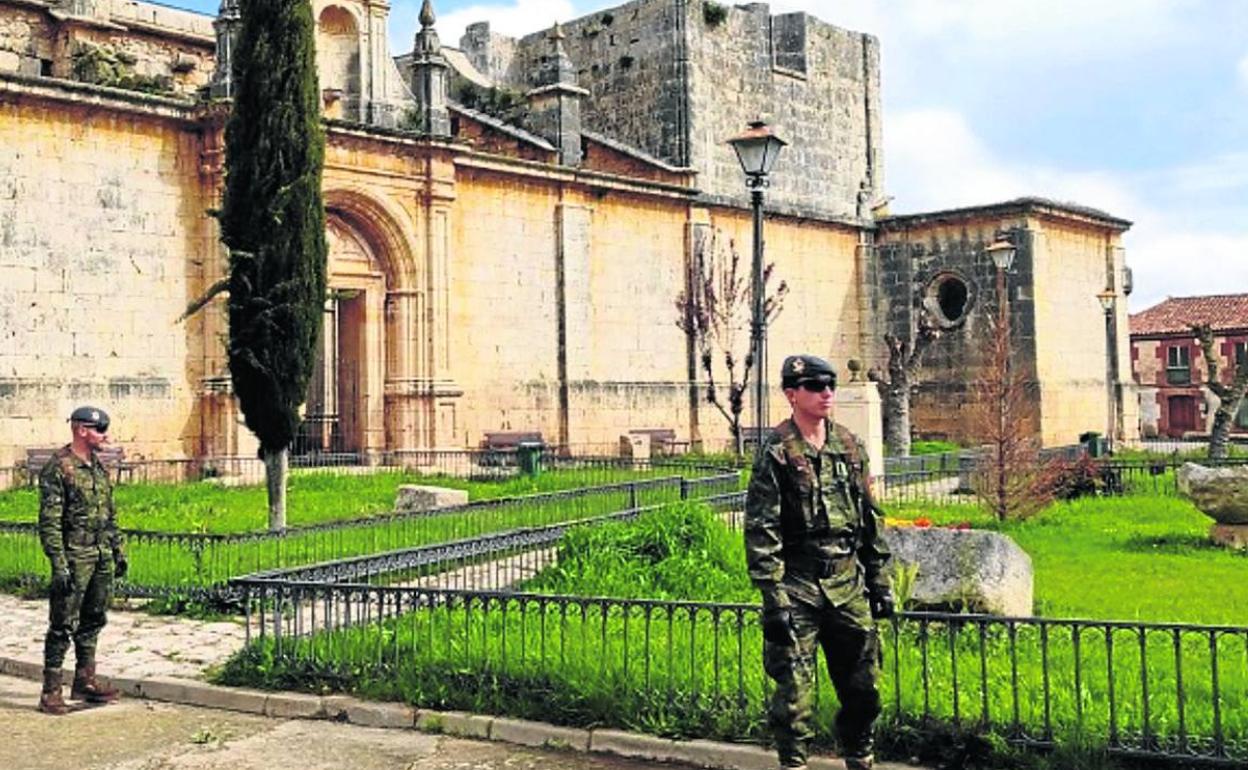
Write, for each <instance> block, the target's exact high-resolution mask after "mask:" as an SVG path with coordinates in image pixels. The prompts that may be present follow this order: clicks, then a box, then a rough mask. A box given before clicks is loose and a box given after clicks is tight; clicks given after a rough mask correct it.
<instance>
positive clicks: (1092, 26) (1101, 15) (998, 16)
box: [772, 0, 1207, 61]
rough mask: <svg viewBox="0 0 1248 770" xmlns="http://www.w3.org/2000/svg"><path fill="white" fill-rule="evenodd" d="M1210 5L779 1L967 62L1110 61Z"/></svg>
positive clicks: (1195, 1) (1176, 1) (1163, 0)
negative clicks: (951, 53) (954, 54)
mask: <svg viewBox="0 0 1248 770" xmlns="http://www.w3.org/2000/svg"><path fill="white" fill-rule="evenodd" d="M1204 2H1207V0H1094V2H1088V0H1045V2H1036V0H773V2H772V9H773V12H787V11H806V12H808V13H811V14H814V15H815V16H818V17H819V18H821V19H823V20H824V21H827V22H829V23H831V24H835V25H837V26H839V27H845V28H848V29H854V30H861V31H864V32H870V33H872V34H875V35H879V36H880V37H881V38H883V39H884V40H886V41H887V44H888V45H889V50H890V51H893V50H896V49H901V48H903V47H907V46H910V45H923V46H928V47H929V53H930V46H936V47H937V48H939V49H945V50H949V51H955V50H956V51H957V53H958V55H960V56H968V55H969V56H973V57H976V58H999V59H1003V60H1004V59H1017V58H1019V57H1020V56H1026V57H1033V56H1043V57H1045V58H1047V59H1050V60H1054V61H1056V60H1057V57H1061V58H1062V59H1063V60H1065V59H1069V58H1071V57H1073V58H1077V59H1081V60H1082V59H1088V58H1104V57H1108V56H1117V55H1121V54H1122V53H1123V52H1124V51H1127V50H1137V49H1140V48H1142V47H1144V48H1146V47H1151V46H1155V45H1158V44H1160V43H1163V42H1167V41H1172V40H1173V39H1174V37H1175V35H1176V30H1178V29H1181V28H1183V27H1184V26H1186V25H1187V23H1188V22H1189V21H1190V20H1191V19H1192V18H1199V12H1198V7H1199V6H1200V5H1202V4H1203V3H1204Z"/></svg>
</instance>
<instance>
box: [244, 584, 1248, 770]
mask: <svg viewBox="0 0 1248 770" xmlns="http://www.w3.org/2000/svg"><path fill="white" fill-rule="evenodd" d="M235 586H236V588H237V589H238V590H239V592H240V594H241V595H242V596H243V604H244V607H245V608H246V626H247V640H248V643H249V645H250V649H251V650H253V651H254V650H263V652H264V653H265V654H264V656H263V660H265V661H266V664H265V665H266V666H273V667H274V668H275V669H276V670H280V671H279V673H281V674H282V676H283V680H282V681H284V682H287V683H290V682H298V681H300V679H301V678H305V681H308V682H312V681H316V682H324V681H326V680H327V679H328V680H335V678H337V680H338V681H339V683H341V684H342V685H344V686H346V685H349V684H351V682H352V680H353V679H354V678H359V677H366V678H369V679H370V681H371V682H372V684H373V685H374V686H376V685H377V683H379V682H391V683H394V682H407V683H419V685H414V684H413V685H412V686H418V687H419V692H416V693H411V692H399V691H396V692H394V693H393V694H394V695H395V696H396V697H398V696H400V695H402V696H404V697H412V696H413V694H415V696H416V699H417V701H418V702H422V705H426V706H428V707H433V708H448V707H450V708H474V709H483V710H487V711H491V712H492V713H501V714H509V715H513V716H520V717H526V716H543V717H544V718H547V719H550V718H554V719H556V720H559V719H562V720H564V721H567V722H570V723H597V724H609V725H615V726H621V727H630V728H638V727H641V728H643V729H644V728H645V726H646V725H655V724H659V725H663V729H665V730H666V731H669V732H688V733H690V734H699V735H702V736H705V737H719V738H726V739H734V740H751V739H759V738H761V737H762V736H763V735H764V734H765V729H764V714H765V704H766V701H767V698H768V696H769V688H770V684H769V682H768V681H767V679H766V677H764V676H763V672H762V664H761V659H762V635H761V631H760V627H759V622H760V618H759V610H758V608H757V607H755V606H750V605H738V604H716V603H696V602H672V601H652V600H631V599H615V598H607V597H573V596H550V595H542V594H535V593H514V592H508V591H489V590H457V589H450V588H433V587H428V586H394V585H389V586H379V585H368V584H363V583H347V584H331V583H321V582H300V581H288V580H271V579H260V578H247V579H243V580H239V581H236V582H235ZM881 633H882V637H883V647H884V651H885V659H884V662H883V666H882V683H881V692H882V695H883V697H884V699H885V703H886V716H887V720H888V721H889V722H891V723H893V724H906V725H908V726H911V727H918V728H919V729H932V728H934V727H935V726H938V725H939V726H941V727H943V728H948V727H950V726H951V727H953V728H962V729H967V730H972V731H990V732H993V733H996V734H998V735H1000V736H1002V737H1004V738H1006V739H1007V740H1010V741H1013V742H1016V743H1018V744H1022V745H1027V746H1036V747H1051V746H1053V745H1055V744H1059V743H1062V742H1064V741H1073V740H1076V739H1077V740H1082V741H1089V740H1096V741H1099V742H1101V743H1104V744H1105V745H1107V746H1108V747H1109V748H1110V750H1111V751H1112V752H1114V753H1117V754H1122V755H1136V756H1147V757H1153V758H1167V759H1182V760H1195V761H1202V762H1206V763H1211V764H1224V765H1227V766H1232V765H1237V764H1240V763H1243V762H1245V761H1248V712H1245V710H1244V709H1243V708H1242V704H1243V703H1244V702H1246V700H1248V665H1246V664H1248V627H1219V626H1196V625H1177V624H1153V623H1130V622H1106V621H1086V620H1056V619H1043V618H1001V617H992V616H983V615H952V614H937V613H904V614H902V615H901V616H900V617H899V618H897V619H896V620H894V621H892V622H889V623H886V624H884V625H883V626H882V629H881ZM244 658H245V655H244ZM819 669H820V670H819V673H818V677H817V680H816V687H815V695H814V700H815V715H816V716H815V720H814V725H815V728H816V731H817V733H818V734H819V735H820V736H822V737H823V738H825V739H827V738H829V737H830V736H831V734H832V732H833V730H832V724H833V717H834V712H835V708H836V704H835V696H834V694H833V690H832V688H831V685H830V683H829V681H828V680H827V677H826V671H824V670H823V667H822V665H820V666H819ZM269 673H270V674H271V673H274V672H273V671H272V670H271V671H270V672H269ZM394 686H397V685H394ZM426 699H427V701H428V702H425V701H426ZM885 732H886V734H887V728H886V729H885ZM885 737H886V738H887V735H886V736H885ZM1241 766H1242V765H1241Z"/></svg>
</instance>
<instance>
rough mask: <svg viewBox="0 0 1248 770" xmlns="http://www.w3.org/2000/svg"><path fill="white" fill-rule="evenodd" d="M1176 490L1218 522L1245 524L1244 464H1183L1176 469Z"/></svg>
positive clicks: (1247, 474) (1247, 485)
mask: <svg viewBox="0 0 1248 770" xmlns="http://www.w3.org/2000/svg"><path fill="white" fill-rule="evenodd" d="M1179 491H1180V492H1181V493H1183V495H1184V496H1186V497H1187V498H1188V499H1190V500H1191V501H1192V502H1193V503H1194V504H1195V505H1196V507H1197V508H1199V509H1200V510H1201V512H1202V513H1204V514H1205V515H1206V516H1208V517H1209V518H1211V519H1213V520H1214V521H1216V522H1218V523H1219V524H1224V525H1235V524H1248V466H1235V467H1231V468H1209V467H1206V466H1204V465H1197V464H1196V463H1184V464H1183V467H1182V468H1180V469H1179Z"/></svg>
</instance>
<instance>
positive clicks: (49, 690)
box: [39, 668, 69, 717]
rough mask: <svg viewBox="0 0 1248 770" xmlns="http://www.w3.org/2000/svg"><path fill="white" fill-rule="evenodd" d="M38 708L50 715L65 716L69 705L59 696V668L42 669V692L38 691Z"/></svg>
mask: <svg viewBox="0 0 1248 770" xmlns="http://www.w3.org/2000/svg"><path fill="white" fill-rule="evenodd" d="M39 710H40V711H42V712H43V713H45V714H51V715H52V716H57V717H60V716H65V715H66V714H68V713H69V706H66V705H65V699H64V698H62V697H61V670H60V669H59V668H45V669H44V670H43V692H41V693H39Z"/></svg>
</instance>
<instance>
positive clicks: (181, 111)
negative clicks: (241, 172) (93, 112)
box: [0, 72, 206, 123]
mask: <svg viewBox="0 0 1248 770" xmlns="http://www.w3.org/2000/svg"><path fill="white" fill-rule="evenodd" d="M12 97H19V98H20V97H28V98H32V99H42V100H46V101H56V102H62V103H65V104H73V105H78V106H82V107H95V108H102V109H110V110H115V111H117V112H126V113H130V114H136V115H146V116H149V117H157V118H165V119H169V120H177V121H182V122H187V123H193V122H198V121H199V120H200V119H201V118H202V117H203V116H204V107H205V106H206V105H205V103H203V102H199V101H195V100H193V99H184V98H179V97H176V96H160V95H157V94H149V93H144V92H142V91H130V90H126V89H123V88H111V87H109V86H97V85H92V84H90V83H79V82H77V81H74V80H64V79H61V78H45V77H39V76H33V75H19V74H17V73H14V72H0V100H2V99H6V98H12Z"/></svg>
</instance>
